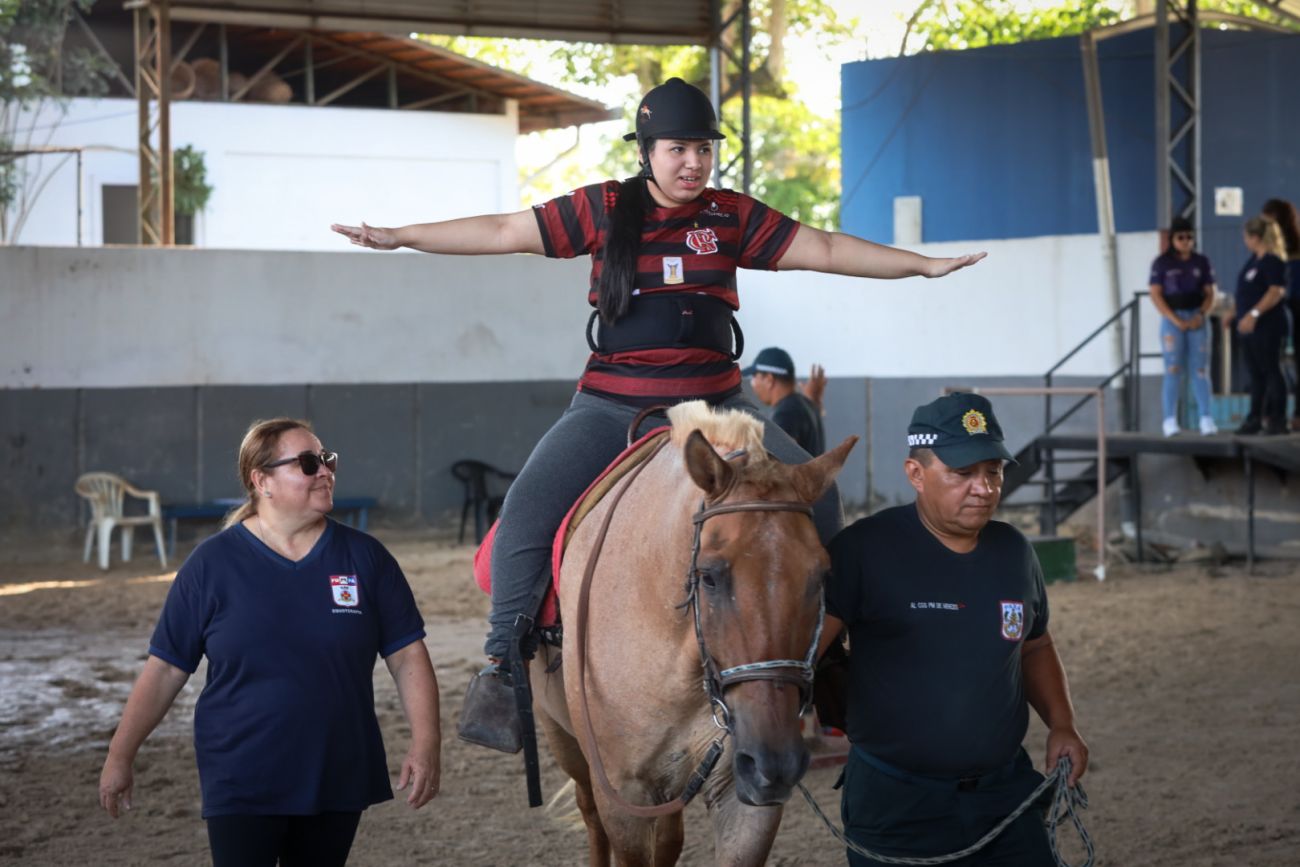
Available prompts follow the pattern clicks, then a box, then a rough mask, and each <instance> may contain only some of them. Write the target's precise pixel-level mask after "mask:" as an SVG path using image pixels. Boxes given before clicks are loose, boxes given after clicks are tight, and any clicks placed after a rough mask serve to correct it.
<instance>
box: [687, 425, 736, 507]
mask: <svg viewBox="0 0 1300 867" xmlns="http://www.w3.org/2000/svg"><path fill="white" fill-rule="evenodd" d="M682 454H683V456H684V457H685V459H686V471H687V472H688V473H690V474H691V479H692V480H694V482H695V484H696V485H698V486H699V487H700V489H701V490H702V491H704V494H705V496H707V497H709V498H714V497H717V496H718V495H720V494H722V493H723V492H724V491H726V490H727V489H728V488H730V487H731V480H732V477H733V476H734V475H735V472H736V471H735V470H734V469H732V468H731V465H730V464H728V463H727V462H726V461H724V460H723V459H722V457H721V456H720V455H719V454H718V453H717V452H716V451H714V450H713V446H711V445H709V441H708V440H706V439H705V438H704V434H702V433H700V432H699V431H698V430H693V431H691V435H690V436H688V437H687V438H686V445H685V446H684V447H683V448H682Z"/></svg>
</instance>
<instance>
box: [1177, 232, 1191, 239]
mask: <svg viewBox="0 0 1300 867" xmlns="http://www.w3.org/2000/svg"><path fill="white" fill-rule="evenodd" d="M1192 237H1193V236H1192V233H1191V232H1179V233H1178V234H1177V235H1174V240H1175V241H1190V240H1192Z"/></svg>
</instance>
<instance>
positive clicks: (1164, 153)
mask: <svg viewBox="0 0 1300 867" xmlns="http://www.w3.org/2000/svg"><path fill="white" fill-rule="evenodd" d="M1155 37H1156V50H1155V71H1156V225H1157V226H1158V227H1159V229H1160V231H1161V233H1162V235H1161V244H1162V246H1163V244H1164V242H1165V241H1166V240H1167V239H1165V238H1164V235H1163V233H1164V232H1165V230H1167V229H1168V228H1169V223H1170V221H1172V220H1173V218H1174V217H1186V218H1187V219H1189V220H1191V221H1192V224H1193V225H1194V226H1195V227H1196V234H1197V237H1200V234H1201V126H1200V116H1201V35H1200V27H1199V15H1198V13H1197V0H1156V32H1155Z"/></svg>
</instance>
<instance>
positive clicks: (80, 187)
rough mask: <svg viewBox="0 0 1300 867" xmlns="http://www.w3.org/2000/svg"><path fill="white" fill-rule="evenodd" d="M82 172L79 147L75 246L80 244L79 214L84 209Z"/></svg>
mask: <svg viewBox="0 0 1300 867" xmlns="http://www.w3.org/2000/svg"><path fill="white" fill-rule="evenodd" d="M83 186H84V183H83V173H82V165H81V149H80V148H78V149H77V246H78V247H80V246H81V215H82V212H83V210H84V206H83V199H84V197H85V194H86V193H85V190H84V189H83Z"/></svg>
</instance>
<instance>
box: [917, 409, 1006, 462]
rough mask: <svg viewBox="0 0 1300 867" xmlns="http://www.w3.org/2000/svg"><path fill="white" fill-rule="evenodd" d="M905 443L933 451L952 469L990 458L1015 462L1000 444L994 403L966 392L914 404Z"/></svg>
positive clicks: (999, 430)
mask: <svg viewBox="0 0 1300 867" xmlns="http://www.w3.org/2000/svg"><path fill="white" fill-rule="evenodd" d="M907 445H908V447H909V448H926V449H931V450H933V451H934V453H935V454H936V455H938V456H939V460H941V461H943V462H944V463H945V464H947V465H948V466H950V467H953V468H954V469H960V468H962V467H969V466H970V465H971V464H977V463H979V462H980V461H987V460H992V459H993V458H1001V459H1002V460H1004V461H1009V462H1011V463H1013V464H1014V463H1015V462H1016V459H1015V458H1013V457H1011V452H1009V451H1007V447H1006V446H1005V445H1003V444H1002V426H1001V425H1000V424H998V420H997V418H996V417H995V416H994V415H993V404H991V403H989V400H988V398H986V397H982V396H981V395H978V394H968V393H967V392H956V393H954V394H946V395H944V396H943V397H941V398H939V399H938V400H935V401H931V402H930V403H927V404H926V405H925V406H919V407H917V408H916V412H914V413H912V423H911V424H910V425H908V426H907Z"/></svg>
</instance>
